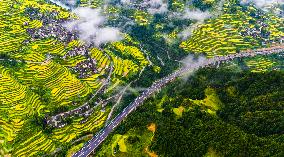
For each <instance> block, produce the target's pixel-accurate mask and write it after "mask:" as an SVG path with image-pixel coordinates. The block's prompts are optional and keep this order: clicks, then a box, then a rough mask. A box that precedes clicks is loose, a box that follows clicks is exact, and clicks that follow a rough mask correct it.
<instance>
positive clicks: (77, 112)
mask: <svg viewBox="0 0 284 157" xmlns="http://www.w3.org/2000/svg"><path fill="white" fill-rule="evenodd" d="M93 112H94V111H93V108H91V106H90V105H89V104H85V105H83V106H81V107H79V108H77V109H74V110H70V111H67V112H63V113H60V114H57V115H55V116H51V117H46V118H45V123H46V124H47V125H49V126H51V127H54V128H62V127H64V126H65V125H67V122H66V119H68V118H72V117H84V119H83V120H82V122H81V123H84V122H85V121H86V120H87V119H88V117H89V116H90V115H91V114H92V113H93Z"/></svg>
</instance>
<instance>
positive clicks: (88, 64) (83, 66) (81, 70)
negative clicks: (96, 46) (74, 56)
mask: <svg viewBox="0 0 284 157" xmlns="http://www.w3.org/2000/svg"><path fill="white" fill-rule="evenodd" d="M96 65H97V62H96V60H95V59H92V58H88V59H86V60H84V61H82V62H80V63H78V64H77V65H76V66H75V67H73V70H74V71H75V72H76V73H77V74H79V76H78V77H79V78H86V77H88V76H91V75H93V74H95V73H98V70H97V68H96Z"/></svg>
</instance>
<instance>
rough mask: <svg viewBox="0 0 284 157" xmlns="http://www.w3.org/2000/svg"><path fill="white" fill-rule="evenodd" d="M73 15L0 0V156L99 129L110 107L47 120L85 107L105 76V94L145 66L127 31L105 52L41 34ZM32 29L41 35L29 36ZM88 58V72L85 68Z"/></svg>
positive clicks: (38, 151) (37, 3)
mask: <svg viewBox="0 0 284 157" xmlns="http://www.w3.org/2000/svg"><path fill="white" fill-rule="evenodd" d="M82 5H84V3H82ZM92 5H95V3H94V2H92ZM94 7H95V6H94ZM38 15H39V16H38ZM74 17H75V16H74V15H73V14H70V13H69V12H68V11H66V10H63V9H62V8H60V7H58V6H55V5H52V4H48V3H46V2H44V1H43V0H30V1H25V0H7V1H1V3H0V33H1V37H0V57H1V60H0V113H1V114H0V124H1V125H0V156H5V155H8V156H9V155H12V156H33V155H34V156H38V155H44V154H50V153H52V152H56V151H59V150H61V149H66V148H69V144H71V143H72V142H74V141H76V140H77V139H78V138H80V137H81V136H84V135H85V134H89V133H93V132H96V131H97V130H98V129H100V128H101V127H102V126H103V125H104V122H105V120H106V118H107V116H108V113H109V111H110V107H109V106H106V107H105V106H104V107H103V108H102V107H98V108H96V109H93V112H92V114H90V115H89V116H87V117H86V116H79V117H71V120H70V119H63V120H64V121H67V124H66V125H64V127H59V128H52V127H50V126H48V125H47V124H45V123H44V121H45V120H44V119H45V117H46V116H51V115H53V114H56V113H58V112H62V111H66V110H68V109H73V108H76V107H79V106H81V105H83V104H84V103H85V102H87V101H88V99H89V97H90V96H91V95H92V94H94V93H96V91H97V90H98V89H99V88H100V87H102V86H103V84H104V82H105V81H106V79H107V77H108V76H110V80H109V82H108V84H107V86H106V90H105V91H106V93H107V94H108V93H109V94H110V93H112V92H113V91H114V90H115V88H116V87H117V86H119V85H121V84H124V83H126V82H127V81H128V80H129V79H130V78H132V77H134V76H136V75H138V73H140V72H141V70H143V69H144V68H145V67H146V66H148V65H149V61H148V60H147V59H146V56H145V54H144V52H142V51H141V50H140V48H139V42H136V41H134V40H133V39H131V37H129V36H127V34H125V40H122V41H120V42H116V43H113V44H109V46H107V47H105V48H103V49H102V48H96V47H87V46H86V44H85V43H84V42H83V41H80V40H79V39H78V38H73V39H72V40H64V39H59V38H57V36H56V35H53V34H52V33H50V34H44V30H45V29H49V27H51V26H54V25H55V26H56V27H57V25H56V23H54V20H55V21H56V22H60V21H66V20H68V19H70V18H74ZM51 19H52V20H51ZM57 24H58V23H57ZM59 27H60V26H59ZM61 29H64V28H63V27H62V28H61ZM31 31H32V32H40V33H42V32H43V34H44V35H43V36H41V34H40V33H39V36H32V35H31V33H29V32H31ZM54 33H56V32H54ZM85 51H86V53H82V54H78V53H77V52H85ZM91 63H93V65H92V66H91V67H92V68H91V71H90V70H89V71H88V68H86V65H90V64H91ZM78 67H79V68H78ZM111 67H113V71H111V70H110V69H112V68H111ZM80 68H81V69H82V68H83V69H84V68H85V69H87V70H85V71H87V72H86V73H87V74H86V75H83V76H82V72H81V71H78V69H80ZM85 71H84V70H83V72H85ZM79 142H80V141H79Z"/></svg>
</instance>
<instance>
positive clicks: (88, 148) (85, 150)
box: [73, 45, 284, 157]
mask: <svg viewBox="0 0 284 157" xmlns="http://www.w3.org/2000/svg"><path fill="white" fill-rule="evenodd" d="M283 51H284V45H280V46H274V47H271V48H263V49H257V50H249V51H243V52H241V53H237V54H230V55H227V56H221V57H214V58H210V59H204V60H201V61H198V62H194V63H192V64H190V65H189V66H186V67H183V68H181V69H179V70H177V71H175V72H173V73H172V74H170V75H168V76H166V77H164V78H162V79H160V80H158V81H155V82H154V83H153V84H152V86H150V87H149V88H148V89H147V90H145V91H144V92H143V93H142V94H140V95H139V96H138V97H137V98H136V99H135V100H134V101H133V102H132V103H130V104H129V105H128V106H127V107H126V108H124V110H123V111H122V112H121V113H120V114H118V115H117V116H116V117H115V118H114V119H113V120H112V121H111V122H110V123H109V124H108V125H107V126H105V127H104V128H103V129H102V130H101V131H99V132H98V133H97V134H96V135H95V136H94V137H93V138H92V139H91V140H90V141H88V142H87V143H86V144H85V145H84V146H83V147H82V148H81V149H80V150H79V151H78V152H76V153H75V154H74V155H73V157H86V156H89V155H90V154H91V153H92V152H93V151H94V150H95V149H96V148H97V147H98V146H99V145H100V144H101V143H102V142H103V141H104V140H105V139H106V138H107V136H108V135H109V133H111V132H112V131H113V130H114V129H115V128H116V127H117V125H118V124H119V123H121V122H122V121H123V120H124V119H125V118H126V117H127V116H128V115H129V114H130V113H131V112H133V111H134V110H135V109H136V108H137V107H138V106H140V105H141V104H142V103H143V102H144V101H145V100H146V99H147V98H149V97H150V96H151V95H152V94H153V93H155V92H157V91H159V90H160V89H161V88H162V87H163V86H165V85H166V84H168V83H169V82H172V81H173V80H175V79H176V78H178V77H180V76H182V75H186V74H188V73H191V72H193V71H195V70H197V69H199V68H204V67H207V66H211V65H219V64H220V63H222V62H227V61H231V60H233V59H235V58H244V57H254V56H256V55H269V54H274V53H280V52H283Z"/></svg>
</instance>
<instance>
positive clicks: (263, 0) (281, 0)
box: [241, 0, 284, 9]
mask: <svg viewBox="0 0 284 157" xmlns="http://www.w3.org/2000/svg"><path fill="white" fill-rule="evenodd" d="M249 3H253V4H255V6H256V7H258V8H261V9H265V7H269V6H271V5H275V4H284V0H241V4H249Z"/></svg>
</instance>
